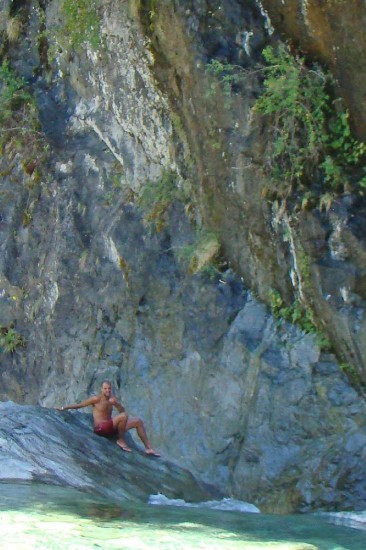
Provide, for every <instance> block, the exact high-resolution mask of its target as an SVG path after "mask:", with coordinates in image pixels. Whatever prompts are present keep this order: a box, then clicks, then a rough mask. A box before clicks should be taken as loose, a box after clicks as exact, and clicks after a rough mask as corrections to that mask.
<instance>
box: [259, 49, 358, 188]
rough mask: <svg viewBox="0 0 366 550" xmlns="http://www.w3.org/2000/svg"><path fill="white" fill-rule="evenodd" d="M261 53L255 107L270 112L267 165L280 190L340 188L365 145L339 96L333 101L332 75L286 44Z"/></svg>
mask: <svg viewBox="0 0 366 550" xmlns="http://www.w3.org/2000/svg"><path fill="white" fill-rule="evenodd" d="M263 56H264V59H265V61H266V63H267V67H265V68H264V73H265V80H264V92H263V94H262V95H261V96H260V97H259V98H258V100H257V102H256V104H255V109H256V110H257V111H258V112H260V113H262V114H264V115H268V116H270V117H271V125H270V128H271V130H270V133H271V135H270V139H269V140H268V155H267V158H266V168H267V170H268V172H269V173H270V175H271V176H272V177H273V178H274V180H275V181H276V182H277V184H278V186H279V187H280V193H279V194H282V195H286V194H288V193H289V192H291V191H293V190H294V189H296V188H298V189H299V188H301V186H303V185H306V186H308V185H310V184H312V183H314V182H320V183H322V185H323V187H324V188H325V189H327V188H328V189H331V190H336V191H340V190H342V189H343V187H344V185H346V184H347V183H348V180H349V171H350V168H351V167H352V166H353V167H354V166H356V165H357V164H358V163H359V162H360V160H361V157H362V155H364V153H365V152H366V146H365V144H364V143H360V142H358V141H356V140H355V139H354V138H353V137H352V135H351V130H350V126H349V114H348V112H347V110H345V109H343V107H342V104H341V101H340V100H336V101H333V100H332V97H331V92H332V89H333V80H332V78H331V76H330V75H329V74H326V73H325V72H324V71H322V70H321V68H320V67H318V66H314V67H313V68H308V67H307V65H306V63H305V59H304V58H302V57H300V56H297V57H294V56H293V55H292V54H291V53H290V52H289V50H288V49H287V48H286V47H285V46H279V47H278V48H277V49H276V50H274V49H273V48H271V47H267V48H265V50H264V51H263ZM362 185H363V184H362Z"/></svg>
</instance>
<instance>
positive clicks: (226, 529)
mask: <svg viewBox="0 0 366 550" xmlns="http://www.w3.org/2000/svg"><path fill="white" fill-rule="evenodd" d="M0 548H1V549H4V550H5V549H6V550H8V549H9V550H20V549H21V550H33V549H37V550H49V549H53V550H58V549H60V550H61V549H62V550H68V549H72V550H76V549H77V550H84V549H123V550H125V549H126V550H127V549H158V548H159V549H162V550H180V549H185V550H186V549H190V548H197V549H209V550H216V549H217V550H219V549H220V550H226V549H230V550H240V549H246V550H258V549H273V550H274V549H280V550H314V549H319V550H365V548H366V533H365V532H363V531H360V530H357V529H351V528H349V527H342V526H338V525H333V524H331V523H329V522H328V520H327V518H325V517H323V516H314V515H296V516H268V515H264V514H247V513H246V514H245V513H240V512H224V511H218V510H210V509H198V508H180V507H176V506H150V505H141V506H136V505H133V506H132V505H131V506H130V505H122V504H121V505H119V504H115V503H112V502H109V501H108V500H106V499H103V498H99V497H95V496H92V495H86V494H83V493H80V492H78V491H75V490H73V489H65V488H61V487H53V486H47V485H41V484H38V485H35V484H32V485H13V484H0Z"/></svg>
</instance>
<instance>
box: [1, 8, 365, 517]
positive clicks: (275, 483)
mask: <svg viewBox="0 0 366 550" xmlns="http://www.w3.org/2000/svg"><path fill="white" fill-rule="evenodd" d="M153 4H154V3H153V2H147V1H142V0H141V1H140V2H137V1H132V0H130V1H127V2H114V1H112V2H108V3H107V2H105V3H104V2H103V9H102V12H101V13H102V25H101V35H102V38H103V40H102V43H101V45H100V47H99V48H97V49H93V48H92V47H91V46H90V45H88V44H87V43H84V45H83V46H82V48H80V49H78V50H77V51H70V50H68V48H67V47H65V45H62V44H64V42H62V40H55V37H57V36H59V33H60V25H62V13H61V11H60V10H61V7H62V6H61V2H56V1H53V2H50V3H47V2H46V3H44V2H39V3H38V2H24V3H20V5H21V7H22V9H23V10H24V13H25V23H24V26H23V28H22V34H21V36H20V37H19V38H18V41H17V42H11V41H10V40H9V38H8V37H7V34H6V31H5V24H4V27H2V28H1V29H0V31H1V32H2V34H1V37H2V43H1V47H2V54H3V56H6V57H7V58H8V59H10V60H11V63H12V65H13V66H14V68H15V69H16V70H17V71H18V73H19V74H21V75H23V76H24V78H26V79H27V80H28V82H29V85H30V87H31V89H32V90H33V92H34V94H35V97H36V99H37V104H38V107H39V111H40V120H41V127H42V131H43V133H44V135H45V142H46V143H47V149H48V151H47V155H46V159H47V160H45V161H44V162H43V163H42V167H41V168H40V169H39V175H38V176H37V178H36V177H35V174H36V172H31V169H30V168H29V161H30V159H29V158H28V157H27V156H26V152H24V151H19V150H17V149H14V150H13V149H12V148H10V149H9V147H8V149H6V148H5V150H4V153H5V154H4V155H3V157H2V160H1V167H0V169H1V180H2V182H1V185H2V189H1V190H2V196H1V212H0V214H1V220H0V221H1V223H0V250H1V264H0V267H1V269H0V277H1V279H0V280H1V290H0V316H1V325H2V326H4V327H6V326H10V325H11V324H13V325H14V326H15V328H16V330H17V331H18V332H19V333H20V334H22V335H23V336H24V338H25V340H26V346H25V347H18V348H17V349H16V351H15V352H14V353H12V354H11V353H7V354H6V353H2V355H1V384H0V398H1V399H3V400H5V399H9V398H11V399H13V400H15V401H17V402H24V403H31V404H34V403H40V404H42V405H45V406H50V407H52V406H54V405H62V404H64V403H65V402H74V401H79V400H81V399H84V398H85V397H87V396H88V395H90V394H91V393H92V392H94V391H97V390H98V386H99V384H100V382H101V381H102V380H103V379H104V378H109V379H111V380H112V382H113V384H114V387H115V390H116V393H117V395H118V396H119V397H120V398H121V399H122V401H123V402H124V403H125V405H126V407H127V409H128V411H129V412H130V413H131V414H138V415H141V416H142V417H143V418H144V419H145V422H146V424H147V428H148V430H149V432H150V433H151V437H152V439H153V441H154V444H156V446H157V447H158V448H159V449H161V450H162V452H163V453H164V454H165V455H166V456H167V457H170V458H172V459H174V460H175V461H179V463H180V464H182V465H183V466H185V467H188V468H189V469H190V470H191V471H193V472H194V473H195V474H196V475H197V476H199V477H200V478H201V479H203V480H204V481H205V482H207V483H211V484H216V485H217V486H218V487H219V488H220V490H221V491H222V492H223V493H224V494H226V495H229V494H232V495H235V496H236V497H238V498H242V499H246V500H248V501H252V502H255V503H257V504H258V505H259V506H260V507H261V509H263V510H268V511H271V510H272V511H274V510H276V511H280V512H281V511H282V512H287V511H291V510H310V509H314V508H319V507H323V508H332V507H333V508H335V507H359V508H362V507H365V501H364V499H365V488H364V479H365V475H364V474H365V466H364V464H365V437H366V436H365V414H364V413H365V410H364V407H365V406H364V401H363V399H362V397H361V396H360V395H358V394H357V392H356V390H355V389H353V388H352V387H351V386H350V384H349V382H348V381H347V379H346V377H345V375H344V374H342V372H341V370H340V369H339V365H338V364H337V360H336V357H335V355H333V354H324V353H321V351H320V350H319V347H318V345H317V343H316V341H315V339H314V338H313V337H310V336H309V335H308V336H305V335H304V334H302V333H301V332H300V331H298V330H297V329H296V328H295V327H292V326H290V325H287V324H285V323H284V324H282V325H281V326H280V327H279V326H277V324H276V323H275V322H274V320H273V318H272V317H271V315H270V314H269V311H268V308H267V307H266V306H265V305H264V303H263V301H266V300H267V299H268V291H269V290H270V289H271V288H276V289H278V290H280V291H281V293H282V295H283V296H284V297H285V298H286V299H288V300H289V301H291V299H292V297H293V294H294V291H295V290H297V289H298V287H299V286H300V287H301V285H302V282H303V281H302V273H301V269H299V265H300V264H301V261H299V258H301V255H304V254H305V253H306V254H307V256H308V257H309V258H311V285H309V284H307V285H305V286H306V288H307V289H309V288H310V290H308V291H307V292H308V294H307V295H306V298H307V299H308V300H309V301H312V303H313V305H314V307H315V309H316V311H317V314H318V316H319V318H320V319H322V320H323V322H324V324H325V326H326V327H327V328H328V330H329V333H330V335H331V336H332V338H333V343H334V346H335V347H336V350H337V352H338V356H339V357H343V358H344V361H345V362H352V364H355V365H356V367H357V368H358V369H359V372H360V373H362V372H363V371H362V368H363V364H364V360H365V354H364V352H365V350H364V346H365V343H364V342H365V339H364V330H363V326H364V293H365V289H364V284H363V278H364V272H365V266H364V261H365V260H364V252H363V248H364V235H363V229H362V227H363V225H362V223H363V219H364V214H363V206H362V202H361V203H360V201H359V200H356V199H355V198H354V197H352V196H347V197H343V198H342V199H340V200H339V202H338V203H337V204H336V205H335V206H334V208H333V209H332V210H331V211H330V213H329V214H327V215H325V214H319V212H312V213H304V214H301V215H297V216H296V217H293V218H292V217H291V216H288V215H287V217H286V216H285V215H282V214H283V213H281V212H279V211H278V210H276V208H275V207H272V206H271V205H269V204H268V203H267V202H266V201H264V200H263V197H262V188H263V186H264V185H265V183H266V181H265V177H264V175H263V171H262V169H261V154H262V152H263V148H264V147H265V135H266V133H265V128H264V127H263V123H262V121H261V120H260V119H258V118H257V117H255V116H254V115H253V113H252V110H251V107H252V105H253V102H254V99H255V97H256V96H257V94H258V93H259V91H260V82H259V81H258V80H257V77H256V76H255V75H253V74H251V73H249V74H248V78H247V81H246V84H245V86H244V87H243V89H242V90H241V91H240V92H241V93H240V94H237V95H236V96H235V97H234V98H231V99H230V100H228V98H227V97H226V96H225V95H224V94H222V92H221V91H220V89H219V88H218V87H217V86H216V82H215V81H214V80H213V79H212V77H210V76H208V75H207V74H206V71H205V66H206V64H207V63H208V62H209V61H210V59H212V58H218V59H224V60H225V59H226V60H228V61H229V62H231V63H236V62H238V63H239V62H240V63H241V64H244V66H247V67H248V68H250V67H254V65H255V62H256V60H257V59H258V58H259V56H260V52H261V50H262V48H263V46H264V45H265V44H266V43H267V42H268V41H269V40H272V39H273V37H272V35H271V34H270V29H269V26H268V19H266V17H264V15H263V14H262V13H261V9H259V7H258V5H257V3H256V2H254V1H253V2H246V3H243V2H237V1H234V0H230V1H229V0H227V1H225V2H218V1H202V2H201V1H200V2H197V1H195V2H184V3H182V2H178V1H175V2H162V3H161V4H160V5H159V9H155V11H154V9H153V8H154V6H153ZM0 6H1V9H2V10H3V12H4V14H8V15H7V17H8V19H9V18H10V17H11V13H10V10H9V9H8V7H9V6H8V4H7V3H5V2H3V3H1V4H0ZM44 26H46V30H47V31H48V34H47V33H45V34H44V35H43V34H42V36H43V37H44V36H45V37H47V41H48V42H47V47H48V50H49V54H48V57H47V58H46V57H45V52H44V43H43V42H41V43H42V44H43V47H42V48H41V47H40V42H39V40H38V38H39V34H40V32H41V31H42V30H43V31H44ZM61 29H62V26H61ZM64 38H65V37H64ZM51 54H52V55H51ZM210 90H213V93H212V92H210ZM25 160H26V161H27V162H26V163H24V161H25ZM172 172H173V173H174V174H175V176H174V177H175V182H176V186H177V187H178V188H180V189H182V190H184V195H185V200H184V201H182V200H180V199H179V196H180V195H179V194H177V195H176V196H174V197H173V198H171V200H170V203H169V207H167V208H166V209H165V211H164V212H163V214H162V217H163V221H164V224H162V227H161V228H160V231H155V230H154V229H152V228H151V227H149V226H147V225H146V223H145V222H144V219H143V217H144V214H143V212H142V211H141V208H140V207H139V202H138V197H139V195H140V194H141V192H142V190H143V189H144V187H146V185H148V183H149V182H151V181H159V178H161V177H162V176H163V175H164V173H172ZM201 225H203V226H204V227H205V228H207V229H209V230H211V231H214V232H215V233H216V234H217V236H218V238H219V240H220V243H221V247H222V255H223V257H224V258H225V260H226V262H227V263H226V266H225V267H222V271H221V273H214V274H213V275H212V276H210V274H208V273H198V274H194V275H192V274H191V273H189V269H188V264H187V261H186V260H185V257H184V253H185V251H186V249H187V247H189V246H191V245H192V243H193V242H194V240H195V238H196V233H197V229H196V228H197V227H200V226H201ZM308 282H309V281H308ZM303 286H304V285H303ZM249 289H252V290H254V291H255V293H256V295H255V294H253V293H251V292H250V291H249ZM255 296H257V297H255ZM258 298H259V300H262V302H260V301H258Z"/></svg>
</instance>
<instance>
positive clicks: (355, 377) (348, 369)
mask: <svg viewBox="0 0 366 550" xmlns="http://www.w3.org/2000/svg"><path fill="white" fill-rule="evenodd" d="M339 366H340V369H341V371H342V372H344V374H345V375H346V376H347V378H348V379H349V381H350V382H351V384H352V385H353V386H354V387H362V388H366V383H365V381H364V380H363V378H362V376H361V375H360V373H359V372H358V371H357V369H356V367H355V366H354V365H351V364H350V363H341V364H340V365H339Z"/></svg>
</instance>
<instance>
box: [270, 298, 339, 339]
mask: <svg viewBox="0 0 366 550" xmlns="http://www.w3.org/2000/svg"><path fill="white" fill-rule="evenodd" d="M269 300H270V306H271V311H272V315H273V317H274V318H275V319H277V320H282V319H283V320H285V321H288V322H290V323H294V324H295V325H297V326H298V327H299V328H300V329H301V330H302V331H304V332H306V333H307V334H314V335H315V336H316V340H317V343H318V345H319V346H320V347H321V348H322V349H323V350H325V349H329V348H330V347H331V344H330V341H329V340H328V338H326V336H325V335H324V334H323V333H322V331H320V330H319V329H318V328H317V326H316V325H315V322H314V314H313V312H312V311H311V309H309V308H307V307H305V306H304V305H303V304H302V303H301V302H300V301H299V300H298V299H297V300H295V301H294V302H293V303H292V304H291V305H289V306H286V305H285V302H284V301H283V299H282V297H281V295H280V293H279V292H278V291H277V290H271V291H270V293H269Z"/></svg>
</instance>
